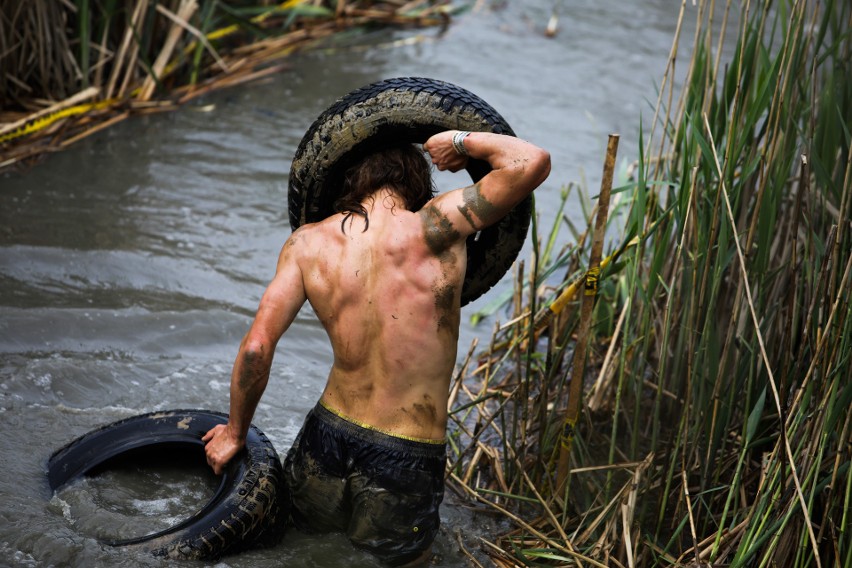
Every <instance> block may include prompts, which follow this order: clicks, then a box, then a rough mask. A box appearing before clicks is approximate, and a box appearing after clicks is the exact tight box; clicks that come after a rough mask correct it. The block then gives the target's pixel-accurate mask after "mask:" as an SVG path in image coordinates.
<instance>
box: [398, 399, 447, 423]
mask: <svg viewBox="0 0 852 568" xmlns="http://www.w3.org/2000/svg"><path fill="white" fill-rule="evenodd" d="M400 410H401V411H402V412H403V413H404V414H405V415H406V416H408V417H410V418H411V420H412V421H413V422H414V423H415V424H416V425H417V426H431V425H433V424H434V423H435V421H436V420H437V419H438V410H437V409H436V408H435V403H434V402H433V401H432V398H431V397H430V396H429V395H428V394H424V395H423V402H415V403H414V404H412V405H411V409H410V410H409V409H408V408H405V407H402V408H400Z"/></svg>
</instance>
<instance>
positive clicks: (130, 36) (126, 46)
mask: <svg viewBox="0 0 852 568" xmlns="http://www.w3.org/2000/svg"><path fill="white" fill-rule="evenodd" d="M147 8H148V0H139V2H137V3H136V9H135V10H134V11H133V15H132V16H131V17H130V25H129V26H128V27H127V29H126V30H125V32H124V38H123V39H122V41H121V45H120V46H119V49H118V56H117V57H116V58H115V60H114V61H113V67H112V72H111V73H110V77H109V82H108V83H107V88H106V91H104V98H106V99H111V98H112V97H113V94H114V93H115V89H116V86H117V85H118V79H119V77H120V76H121V70H122V67H124V66H127V67H132V65H133V64H132V63H131V62H128V61H127V59H126V58H127V57H128V55H127V52H128V50H130V45H131V42H132V43H133V44H134V45H135V46H136V47H135V49H134V51H135V50H138V45H137V44H136V41H135V39H134V35H138V34H139V33H140V30H141V21H142V15H143V14H144V13H145V10H147ZM131 60H132V61H133V62H135V60H136V59H135V56H133V57H132V58H131ZM120 97H121V93H120V92H119V98H120Z"/></svg>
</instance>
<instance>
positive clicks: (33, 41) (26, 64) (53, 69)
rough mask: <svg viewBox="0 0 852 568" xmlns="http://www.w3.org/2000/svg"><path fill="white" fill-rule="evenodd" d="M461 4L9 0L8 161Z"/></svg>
mask: <svg viewBox="0 0 852 568" xmlns="http://www.w3.org/2000/svg"><path fill="white" fill-rule="evenodd" d="M461 9H463V7H458V6H453V5H452V2H451V0H440V1H438V0H384V1H381V2H373V1H369V0H286V1H284V2H274V1H271V0H254V1H252V0H132V1H131V0H68V1H63V2H59V1H57V0H4V1H3V2H0V67H1V68H2V69H3V80H2V81H0V169H2V168H3V167H8V166H10V165H12V164H15V163H18V162H21V161H24V160H26V159H28V158H32V157H34V156H38V155H40V154H42V153H44V152H46V151H51V150H56V149H59V148H62V147H64V146H67V145H68V144H70V143H73V142H74V141H76V140H78V139H79V138H81V137H84V136H87V135H89V134H91V133H93V132H96V131H97V130H99V129H101V128H103V127H106V126H109V125H110V124H112V123H114V122H116V121H118V120H121V119H123V118H125V117H127V116H129V115H130V114H132V113H146V112H161V111H163V110H171V109H173V108H175V107H176V105H179V104H181V103H184V102H187V101H188V100H191V99H192V98H195V97H197V96H199V95H203V94H205V93H207V92H209V91H210V90H213V89H219V88H224V87H228V86H233V85H237V84H241V83H244V82H246V81H251V80H255V79H258V78H260V77H264V76H267V75H270V74H272V73H276V72H278V71H280V70H282V69H283V64H282V63H281V61H282V59H284V58H286V57H287V56H288V55H290V54H291V53H293V52H294V51H297V50H299V49H304V48H306V47H309V46H313V45H317V42H318V41H320V40H329V41H330V40H332V39H333V40H340V41H343V40H352V39H353V37H354V36H357V35H358V34H363V33H364V32H365V31H367V30H370V29H375V28H377V27H381V26H394V27H403V26H431V25H446V24H447V22H448V19H449V17H450V16H451V15H452V14H455V13H457V12H459V11H460V10H461ZM327 45H328V44H327Z"/></svg>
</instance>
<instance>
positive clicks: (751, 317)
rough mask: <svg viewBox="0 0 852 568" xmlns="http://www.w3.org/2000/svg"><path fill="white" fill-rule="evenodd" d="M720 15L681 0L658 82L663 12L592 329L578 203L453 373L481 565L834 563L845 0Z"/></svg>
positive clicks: (522, 266)
mask: <svg viewBox="0 0 852 568" xmlns="http://www.w3.org/2000/svg"><path fill="white" fill-rule="evenodd" d="M685 5H686V3H685V2H683V3H682V4H681V21H682V19H683V17H684V16H683V14H684V12H685V10H684V7H685ZM740 10H741V11H740V13H739V15H738V16H737V15H736V14H733V13H732V3H731V2H728V3H727V4H725V5H724V6H722V5H721V4H719V5H717V3H715V2H699V3H698V8H697V21H696V31H695V35H694V37H693V38H692V42H691V49H692V51H691V60H689V61H687V62H686V66H687V72H686V79H685V88H684V89H683V90H682V92H681V93H680V94H679V95H678V96H677V97H676V96H675V90H674V87H673V77H674V73H675V68H676V65H681V62H680V61H679V60H678V58H677V55H678V53H679V50H680V49H681V48H680V44H681V42H682V41H683V40H682V39H681V37H680V32H681V29H682V27H681V26H680V25H678V32H677V34H676V37H675V40H674V42H673V47H672V52H671V57H670V60H669V66H668V68H667V71H666V74H665V76H664V78H663V81H662V83H661V87H660V91H659V99H658V102H657V105H656V108H655V111H654V116H653V119H652V122H651V124H650V125H649V126H647V127H646V128H644V129H642V128H641V126H640V131H642V132H643V135H642V136H643V137H642V140H641V142H640V148H641V149H640V155H639V156H638V159H637V160H636V161H635V164H634V167H632V168H630V170H629V172H628V173H627V174H626V177H625V179H621V180H616V185H617V186H618V187H616V188H615V189H613V202H612V204H611V205H610V207H609V209H610V213H609V216H608V232H607V234H608V235H610V239H609V241H610V244H609V246H608V250H607V251H606V252H605V253H604V255H603V256H604V258H603V260H602V261H601V272H600V275H599V276H598V275H597V274H595V275H593V276H594V281H595V284H594V286H593V288H594V291H593V293H594V296H595V298H596V302H595V305H594V311H593V316H592V317H593V321H592V324H591V327H590V331H589V334H588V335H585V334H584V333H583V325H582V317H581V315H582V311H581V310H580V309H579V303H580V302H579V298H582V297H584V296H583V295H584V294H585V291H586V290H589V275H590V271H589V267H590V259H589V256H590V246H591V243H592V241H593V231H592V220H593V219H595V218H596V212H595V211H587V215H588V219H589V229H587V230H586V231H585V232H580V231H578V230H576V229H574V228H573V227H572V226H571V225H570V223H568V222H567V221H565V219H566V218H564V217H563V216H561V215H560V216H559V218H558V219H557V221H556V224H555V225H554V227H553V228H552V229H551V230H550V231H549V233H548V234H546V235H539V233H538V230H539V227H538V226H534V228H533V234H532V236H533V240H534V244H533V249H534V250H533V254H532V257H531V259H530V260H529V262H528V263H519V265H518V267H517V270H516V287H515V293H514V296H513V297H511V298H509V299H508V301H507V303H508V308H507V309H508V314H507V319H508V321H507V322H506V323H503V324H499V323H498V324H497V325H496V326H495V329H494V333H493V337H492V341H491V344H490V345H489V346H486V347H485V348H484V349H479V350H477V349H472V350H471V353H470V356H469V357H468V360H467V363H466V365H465V368H464V369H463V370H462V372H460V373H459V375H458V377H457V380H456V381H455V382H454V383H453V385H454V386H453V391H452V399H451V407H450V413H451V425H452V428H451V431H452V435H451V448H452V452H451V459H450V467H449V469H448V479H449V484H450V487H452V488H454V489H455V491H456V492H457V493H458V494H459V495H460V496H462V497H463V498H466V499H469V500H470V501H471V502H472V503H475V504H476V507H477V508H479V509H481V510H482V511H483V512H489V513H491V514H495V515H498V516H501V517H503V518H505V519H506V521H507V527H508V528H507V529H506V531H505V533H504V534H501V535H495V538H493V539H491V540H489V541H487V542H486V541H484V540H483V541H481V542H480V545H481V546H480V547H479V549H480V550H479V555H480V556H479V558H480V560H481V559H482V555H485V556H487V557H488V559H489V560H490V561H491V562H493V563H494V564H495V565H497V566H532V565H559V566H575V565H576V566H653V565H663V566H759V567H763V566H822V567H827V566H837V567H840V566H850V565H852V535H850V531H851V530H852V519H850V516H849V515H850V510H849V505H850V501H851V500H852V471H850V461H851V460H852V424H850V420H852V418H850V416H852V413H850V412H849V408H850V403H852V380H850V369H852V313H850V312H852V301H850V300H852V293H850V290H852V274H850V272H852V231H851V230H852V226H850V201H852V161H850V151H849V148H850V125H852V83H850V77H852V57H850V50H852V38H850V32H849V30H850V29H852V26H850V23H852V5H850V4H849V3H848V2H839V1H837V2H833V1H828V2H813V1H811V2H809V1H798V2H768V1H764V2H748V1H746V2H744V3H743V4H742V5H741V7H740ZM735 16H736V17H735ZM728 35H730V37H727V38H726V36H728ZM726 41H735V46H736V47H735V49H734V54H733V57H732V59H731V60H730V61H725V62H723V61H722V58H721V56H720V52H721V46H722V45H723V44H724V43H725V42H726ZM575 189H576V188H575V187H569V190H568V191H566V192H565V195H564V197H565V198H566V199H567V197H568V193H569V192H570V191H574V190H575ZM563 221H565V222H563ZM566 230H569V231H572V233H573V234H572V237H573V241H574V244H572V245H570V246H568V247H566V248H565V249H563V250H557V247H556V244H555V243H556V242H557V241H558V240H559V238H558V235H559V233H560V232H561V231H566ZM554 306H558V309H554ZM498 313H500V312H499V310H498ZM586 345H587V347H588V348H587V349H586V351H587V353H588V356H587V358H584V357H578V356H577V354H578V353H582V352H583V351H584V348H585V347H586ZM578 369H579V372H578ZM572 376H573V377H574V378H573V379H572ZM578 376H579V377H580V378H583V379H584V380H583V382H582V385H580V386H582V389H578V391H579V392H580V393H582V399H581V401H580V402H581V406H580V408H581V413H580V415H579V417H578V418H577V420H576V423H572V422H571V420H570V412H569V410H570V408H571V407H572V405H573V404H576V403H578V400H577V399H576V398H572V396H571V383H572V381H576V380H577V379H576V377H578ZM575 386H577V384H576V382H575ZM566 418H569V420H566ZM564 452H567V453H568V456H567V460H568V462H567V463H568V468H567V472H566V477H565V479H564V480H563V479H560V475H559V471H558V470H559V469H560V468H559V467H557V465H558V463H559V458H560V454H561V453H564ZM469 552H470V554H471V556H472V558H474V559H475V558H476V555H475V554H473V552H474V551H469ZM474 561H475V562H479V560H474Z"/></svg>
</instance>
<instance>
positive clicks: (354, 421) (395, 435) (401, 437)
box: [319, 399, 447, 445]
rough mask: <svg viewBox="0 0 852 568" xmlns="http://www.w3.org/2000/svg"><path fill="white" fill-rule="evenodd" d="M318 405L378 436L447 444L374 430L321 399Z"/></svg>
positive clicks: (433, 439) (374, 428)
mask: <svg viewBox="0 0 852 568" xmlns="http://www.w3.org/2000/svg"><path fill="white" fill-rule="evenodd" d="M319 403H320V405H322V407H323V408H325V409H326V410H328V411H329V412H331V413H332V414H334V415H335V416H337V417H338V418H341V419H343V420H346V421H347V422H351V423H352V424H355V425H356V426H360V427H361V428H364V429H365V430H372V431H373V432H379V433H380V434H385V435H386V436H393V437H394V438H400V439H402V440H408V441H409V442H420V443H421V444H435V445H443V444H446V443H447V439H446V438H443V439H441V440H436V439H435V438H416V437H414V436H406V435H404V434H397V433H396V432H389V431H388V430H382V429H381V428H376V427H375V426H371V425H370V424H367V423H366V422H361V421H359V420H355V419H354V418H352V417H350V416H346V415H345V414H343V413H342V412H340V411H339V410H337V409H336V408H332V407H331V406H329V405H328V404H326V402H325V401H324V400H322V399H320V401H319Z"/></svg>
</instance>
